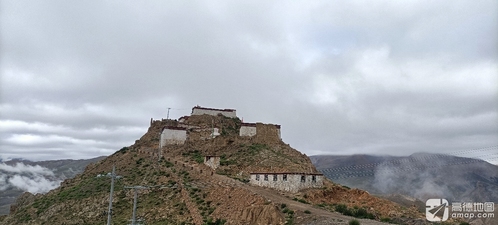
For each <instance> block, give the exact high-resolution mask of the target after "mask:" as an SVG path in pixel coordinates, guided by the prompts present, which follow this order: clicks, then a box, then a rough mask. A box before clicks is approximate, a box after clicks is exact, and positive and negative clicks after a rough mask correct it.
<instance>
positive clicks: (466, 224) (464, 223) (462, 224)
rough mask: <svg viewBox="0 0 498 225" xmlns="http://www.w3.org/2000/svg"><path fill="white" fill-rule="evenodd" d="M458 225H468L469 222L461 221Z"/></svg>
mask: <svg viewBox="0 0 498 225" xmlns="http://www.w3.org/2000/svg"><path fill="white" fill-rule="evenodd" d="M460 225H470V223H467V222H461V223H460Z"/></svg>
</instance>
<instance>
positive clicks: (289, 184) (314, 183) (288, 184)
mask: <svg viewBox="0 0 498 225" xmlns="http://www.w3.org/2000/svg"><path fill="white" fill-rule="evenodd" d="M249 183H250V184H252V185H256V186H261V187H269V188H273V189H276V190H280V191H288V192H292V193H296V192H298V191H299V190H302V189H306V188H320V187H322V186H323V174H320V173H291V172H288V173H285V172H284V173H271V172H268V173H259V172H258V173H251V179H250V182H249Z"/></svg>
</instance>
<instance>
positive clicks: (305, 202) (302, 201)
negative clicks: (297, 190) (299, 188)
mask: <svg viewBox="0 0 498 225" xmlns="http://www.w3.org/2000/svg"><path fill="white" fill-rule="evenodd" d="M297 201H298V202H301V203H304V204H309V203H308V202H307V201H306V200H304V199H298V200H297Z"/></svg>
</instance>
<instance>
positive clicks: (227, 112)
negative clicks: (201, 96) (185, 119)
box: [192, 108, 237, 118]
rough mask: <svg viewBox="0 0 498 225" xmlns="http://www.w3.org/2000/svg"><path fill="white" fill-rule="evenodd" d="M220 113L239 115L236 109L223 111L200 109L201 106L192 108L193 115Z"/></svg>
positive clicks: (233, 116) (229, 115) (232, 115)
mask: <svg viewBox="0 0 498 225" xmlns="http://www.w3.org/2000/svg"><path fill="white" fill-rule="evenodd" d="M220 113H221V114H222V115H224V116H226V117H231V118H235V117H237V115H236V112H235V111H222V110H212V109H199V108H193V110H192V115H204V114H207V115H211V116H217V115H218V114H220Z"/></svg>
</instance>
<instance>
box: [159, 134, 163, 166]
mask: <svg viewBox="0 0 498 225" xmlns="http://www.w3.org/2000/svg"><path fill="white" fill-rule="evenodd" d="M161 134H162V132H159V159H158V160H161V157H162V156H163V152H162V148H163V145H162V143H161Z"/></svg>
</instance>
